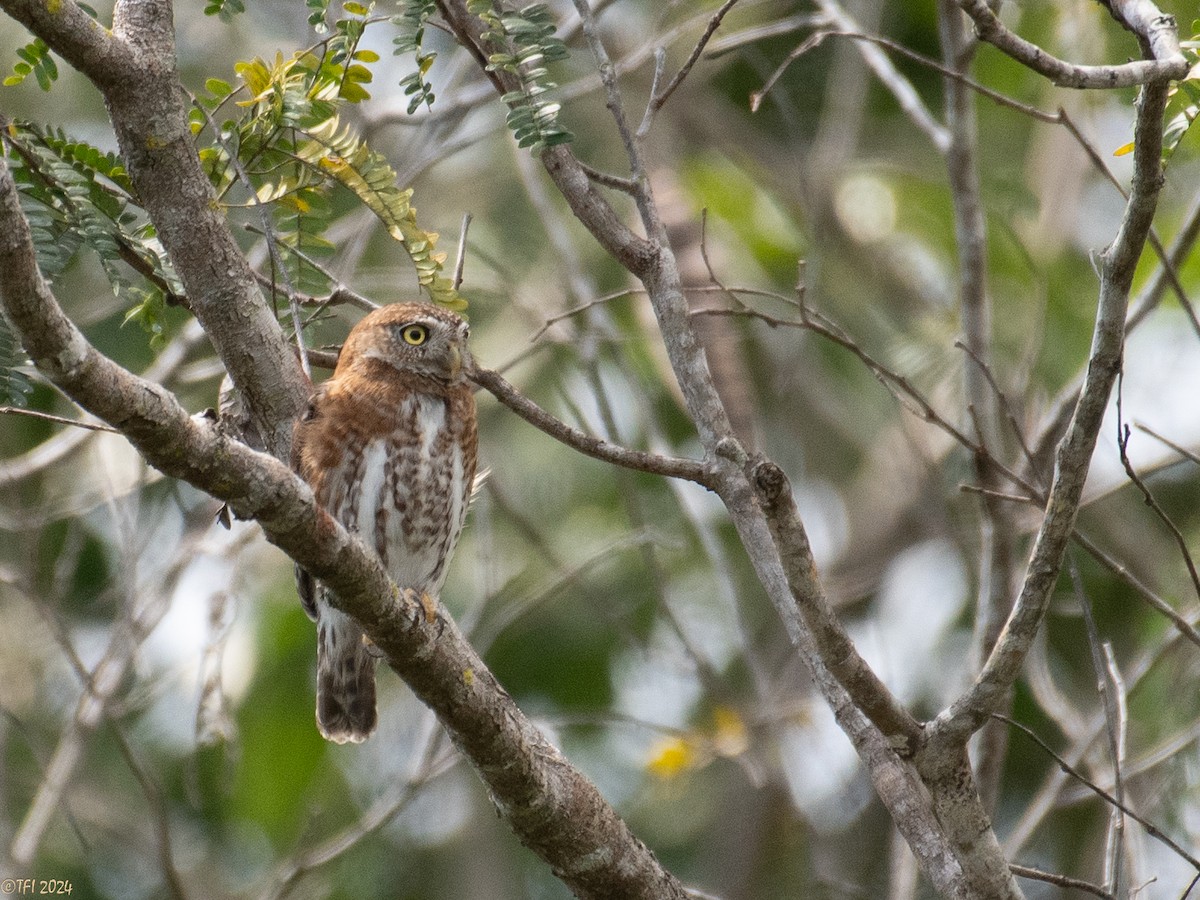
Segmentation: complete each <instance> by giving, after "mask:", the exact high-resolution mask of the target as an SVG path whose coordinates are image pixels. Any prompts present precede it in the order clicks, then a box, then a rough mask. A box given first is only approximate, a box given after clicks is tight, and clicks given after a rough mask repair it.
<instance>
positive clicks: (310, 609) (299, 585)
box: [296, 563, 317, 622]
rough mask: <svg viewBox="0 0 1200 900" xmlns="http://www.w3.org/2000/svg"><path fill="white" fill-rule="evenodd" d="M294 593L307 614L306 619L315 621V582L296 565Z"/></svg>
mask: <svg viewBox="0 0 1200 900" xmlns="http://www.w3.org/2000/svg"><path fill="white" fill-rule="evenodd" d="M296 593H298V594H299V595H300V605H301V606H303V607H304V611H305V612H306V613H308V617H309V618H310V619H312V620H313V621H314V622H315V621H317V580H316V579H315V578H313V577H312V576H311V575H309V574H308V572H306V571H304V569H302V568H301V567H300V564H299V563H296Z"/></svg>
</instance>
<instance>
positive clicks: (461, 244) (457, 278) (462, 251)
mask: <svg viewBox="0 0 1200 900" xmlns="http://www.w3.org/2000/svg"><path fill="white" fill-rule="evenodd" d="M470 227H471V214H470V213H463V218H462V227H461V228H459V230H458V252H457V253H456V254H455V257H454V277H453V278H452V279H451V282H450V283H451V284H452V285H453V286H454V289H455V290H456V291H457V290H458V289H459V288H460V287H462V280H463V266H465V265H466V264H467V229H468V228H470Z"/></svg>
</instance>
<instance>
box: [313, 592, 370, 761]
mask: <svg viewBox="0 0 1200 900" xmlns="http://www.w3.org/2000/svg"><path fill="white" fill-rule="evenodd" d="M375 722H376V716H375V657H374V656H372V655H371V652H370V650H369V648H368V646H367V645H366V644H365V643H364V642H363V633H362V629H361V628H359V627H358V625H357V624H355V622H354V620H353V619H351V618H350V617H349V616H347V615H345V614H344V613H341V612H339V611H338V610H336V609H332V608H330V607H329V606H328V605H326V604H322V609H321V612H320V617H319V618H318V621H317V728H318V729H319V730H320V732H321V736H322V737H324V738H325V739H326V740H330V741H333V742H334V743H335V744H345V743H347V742H349V743H352V744H358V743H361V742H362V741H365V740H366V739H367V738H368V737H370V735H371V732H372V731H374V730H375Z"/></svg>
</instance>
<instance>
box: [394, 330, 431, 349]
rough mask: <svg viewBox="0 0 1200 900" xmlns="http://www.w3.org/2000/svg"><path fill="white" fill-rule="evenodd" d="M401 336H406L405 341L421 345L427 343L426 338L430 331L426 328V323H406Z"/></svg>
mask: <svg viewBox="0 0 1200 900" xmlns="http://www.w3.org/2000/svg"><path fill="white" fill-rule="evenodd" d="M400 336H401V337H402V338H404V343H406V344H411V345H412V346H414V347H420V346H421V345H422V344H423V343H425V339H426V338H428V337H429V332H428V331H426V330H425V326H424V325H405V326H404V330H403V331H401V332H400Z"/></svg>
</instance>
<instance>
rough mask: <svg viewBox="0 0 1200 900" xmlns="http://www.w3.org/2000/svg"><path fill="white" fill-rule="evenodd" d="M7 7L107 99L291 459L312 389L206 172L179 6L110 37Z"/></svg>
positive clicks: (136, 14) (65, 6) (161, 218)
mask: <svg viewBox="0 0 1200 900" xmlns="http://www.w3.org/2000/svg"><path fill="white" fill-rule="evenodd" d="M0 9H3V10H4V11H5V12H7V13H8V14H9V15H11V16H12V17H13V18H15V19H17V20H18V21H20V22H21V23H22V24H24V25H25V26H26V27H28V28H29V30H30V31H32V32H33V33H34V34H35V35H37V36H38V37H40V38H41V39H42V40H43V41H45V42H46V44H47V45H48V46H49V47H50V48H51V49H52V50H54V51H55V52H56V53H59V54H61V55H62V56H63V58H65V59H66V60H67V61H68V62H70V63H71V64H72V65H76V66H77V67H78V68H79V69H80V71H81V72H83V73H84V74H85V75H87V76H88V77H89V78H90V79H91V80H92V81H93V82H94V83H95V84H96V86H97V87H98V88H100V90H101V91H102V92H103V93H104V98H105V101H106V103H107V106H108V111H109V116H110V118H111V120H112V124H113V128H114V130H115V131H116V135H117V142H118V144H119V146H120V150H121V157H122V159H123V160H124V162H125V165H126V170H127V171H128V173H129V177H130V179H131V180H132V182H133V185H134V188H135V189H136V191H137V197H138V202H139V203H140V204H141V205H142V206H143V208H144V209H145V210H146V212H147V213H148V214H149V216H150V219H151V221H152V222H153V223H154V226H155V229H156V230H157V233H158V236H159V238H160V240H161V241H162V244H163V246H164V248H166V250H167V252H168V253H169V254H170V258H171V262H172V264H173V265H174V267H175V270H176V272H177V273H178V274H179V277H180V280H181V281H182V282H183V285H184V289H185V293H186V294H187V297H188V300H189V303H190V307H191V310H192V312H193V313H194V314H195V316H196V318H197V319H199V321H200V323H201V324H202V325H203V326H204V330H205V332H207V334H208V336H209V338H210V340H211V341H212V343H213V346H214V347H215V349H216V351H217V353H218V355H219V356H220V357H221V360H222V362H223V363H224V364H225V367H226V368H227V369H228V371H229V374H230V376H231V377H232V378H233V381H234V384H235V385H236V386H237V388H238V389H239V390H240V391H241V392H242V394H243V396H244V397H245V398H246V402H247V404H248V406H249V409H250V413H251V415H252V417H253V419H254V422H255V424H256V425H257V426H258V430H259V433H260V434H262V435H263V436H264V439H265V440H266V444H267V447H268V448H269V449H270V450H271V452H272V453H274V454H275V455H276V456H278V457H280V458H286V457H287V453H288V448H289V447H290V446H291V428H292V422H293V421H294V419H295V417H296V415H297V414H298V413H299V412H300V410H301V409H302V408H303V406H304V403H305V402H306V401H307V399H308V393H309V386H308V383H307V380H306V379H305V378H304V377H303V374H302V373H301V371H300V365H299V361H298V360H297V358H296V355H295V354H294V353H293V352H292V350H291V348H290V347H289V345H288V343H287V341H286V340H285V339H284V336H283V331H282V329H281V328H280V327H279V323H278V322H277V321H276V319H275V316H274V313H273V312H272V310H271V309H270V307H269V305H268V304H267V303H266V301H265V300H264V298H263V296H262V292H261V291H260V290H259V288H258V285H257V283H256V281H255V277H254V273H253V271H252V270H251V269H250V266H249V264H248V263H247V262H246V259H245V257H244V256H243V255H242V252H241V250H240V249H239V247H238V245H237V243H236V242H235V241H234V239H233V235H232V234H231V232H230V230H229V226H228V223H227V222H226V220H225V217H224V215H223V214H222V212H221V210H220V208H219V206H218V204H217V203H216V201H215V198H214V196H213V192H212V188H211V186H210V184H209V181H208V178H207V176H206V175H205V174H204V172H203V170H202V169H201V168H200V162H199V159H198V157H197V155H196V150H195V146H194V144H193V141H192V135H191V131H190V129H189V127H188V121H187V106H186V102H185V95H184V92H183V89H182V87H181V86H180V83H179V76H178V72H177V70H176V68H175V35H174V31H173V26H172V13H171V5H170V3H169V2H167V0H119V2H118V3H117V5H116V7H115V9H114V13H113V29H112V32H111V33H110V32H107V31H105V30H104V29H103V28H102V27H101V26H100V25H99V24H98V23H97V22H95V21H94V20H93V19H92V18H91V17H90V16H88V15H87V14H86V13H84V12H83V11H82V10H81V9H80V8H79V7H78V5H77V4H76V3H75V2H74V0H62V2H61V3H55V4H46V3H39V2H37V0H0ZM51 10H54V11H53V12H51Z"/></svg>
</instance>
